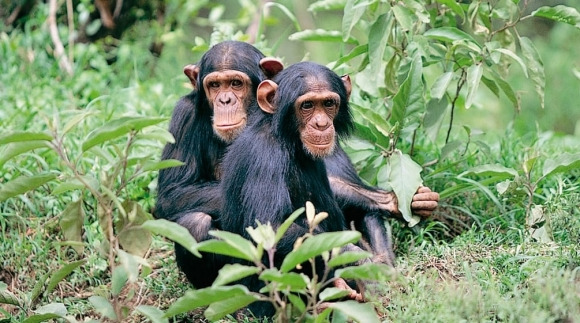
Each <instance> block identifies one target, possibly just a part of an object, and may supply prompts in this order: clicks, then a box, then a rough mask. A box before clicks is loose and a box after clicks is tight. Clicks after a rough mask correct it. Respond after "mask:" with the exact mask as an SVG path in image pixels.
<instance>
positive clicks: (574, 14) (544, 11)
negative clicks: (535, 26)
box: [532, 5, 580, 28]
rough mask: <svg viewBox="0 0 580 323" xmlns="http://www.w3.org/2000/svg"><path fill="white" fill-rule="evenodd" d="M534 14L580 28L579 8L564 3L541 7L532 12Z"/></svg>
mask: <svg viewBox="0 0 580 323" xmlns="http://www.w3.org/2000/svg"><path fill="white" fill-rule="evenodd" d="M532 16H535V17H543V18H548V19H551V20H554V21H558V22H563V23H567V24H569V25H572V26H574V27H576V28H580V13H578V10H576V9H574V8H571V7H567V6H564V5H558V6H554V7H548V6H545V7H540V8H538V9H537V10H535V11H534V12H532Z"/></svg>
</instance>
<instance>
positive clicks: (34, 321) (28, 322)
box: [22, 313, 61, 323]
mask: <svg viewBox="0 0 580 323" xmlns="http://www.w3.org/2000/svg"><path fill="white" fill-rule="evenodd" d="M58 318H61V316H60V315H58V314H54V313H45V314H34V315H31V316H29V317H27V318H26V319H25V320H23V321H22V323H40V322H46V321H50V320H53V319H58Z"/></svg>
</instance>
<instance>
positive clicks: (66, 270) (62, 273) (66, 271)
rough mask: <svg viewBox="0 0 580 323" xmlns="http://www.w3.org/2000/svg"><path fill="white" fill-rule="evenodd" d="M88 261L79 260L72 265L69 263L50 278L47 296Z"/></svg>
mask: <svg viewBox="0 0 580 323" xmlns="http://www.w3.org/2000/svg"><path fill="white" fill-rule="evenodd" d="M85 262H86V260H78V261H74V262H71V263H68V264H66V265H64V266H62V267H61V268H60V269H59V270H57V271H56V272H55V273H54V274H52V275H51V276H50V279H49V280H48V284H47V285H46V294H50V292H52V291H53V290H54V288H55V287H56V285H57V284H58V283H60V282H61V281H62V280H63V279H65V278H66V276H68V275H70V273H72V272H73V270H75V269H77V268H78V267H80V266H81V265H83V264H84V263H85Z"/></svg>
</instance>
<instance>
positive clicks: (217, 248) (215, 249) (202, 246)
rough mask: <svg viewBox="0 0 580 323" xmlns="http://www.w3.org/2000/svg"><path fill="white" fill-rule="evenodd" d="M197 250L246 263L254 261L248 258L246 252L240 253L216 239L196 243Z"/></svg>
mask: <svg viewBox="0 0 580 323" xmlns="http://www.w3.org/2000/svg"><path fill="white" fill-rule="evenodd" d="M197 250H198V251H202V252H210V253H215V254H218V255H224V256H229V257H234V258H238V259H244V260H248V261H254V259H253V258H252V257H251V256H249V255H248V254H247V253H246V252H244V251H240V250H239V249H237V248H232V247H231V245H230V244H229V243H227V242H225V241H222V240H217V239H210V240H205V241H202V242H200V243H198V244H197Z"/></svg>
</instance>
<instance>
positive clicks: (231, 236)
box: [200, 231, 262, 261]
mask: <svg viewBox="0 0 580 323" xmlns="http://www.w3.org/2000/svg"><path fill="white" fill-rule="evenodd" d="M209 234H211V235H212V236H214V237H217V238H220V239H222V240H223V241H224V242H226V243H227V244H228V245H229V246H230V248H231V249H235V250H237V251H238V252H240V253H242V254H243V255H244V256H245V257H246V258H243V259H246V260H250V261H255V260H259V259H260V258H261V257H262V255H261V254H260V253H259V252H258V249H257V248H256V247H255V246H254V245H253V244H252V243H251V242H250V241H248V240H246V239H244V238H243V237H242V236H241V235H239V234H235V233H231V232H227V231H210V232H209ZM200 250H201V249H200ZM205 251H207V250H205Z"/></svg>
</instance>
